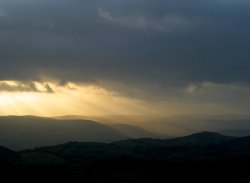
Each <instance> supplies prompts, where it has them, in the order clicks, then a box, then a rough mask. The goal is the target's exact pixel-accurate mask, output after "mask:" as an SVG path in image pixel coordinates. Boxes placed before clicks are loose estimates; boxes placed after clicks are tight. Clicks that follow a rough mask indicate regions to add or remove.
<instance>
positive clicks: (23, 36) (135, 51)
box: [0, 0, 250, 117]
mask: <svg viewBox="0 0 250 183" xmlns="http://www.w3.org/2000/svg"><path fill="white" fill-rule="evenodd" d="M249 9H250V1H249V0H199V1H198V0H189V1H186V0H178V1H176V0H70V1H68V0H22V1H20V0H0V64H1V66H0V115H39V116H59V115H85V116H86V115H92V116H103V115H139V116H145V117H148V116H158V117H159V116H167V117H169V116H179V115H181V116H183V115H190V116H195V115H242V116H244V115H248V114H249V112H250V111H249V109H250V105H249V103H250V85H249V84H250V72H249V70H250V53H249V50H250V34H249V31H250V22H249V18H250V11H249Z"/></svg>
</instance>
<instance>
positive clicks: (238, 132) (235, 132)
mask: <svg viewBox="0 0 250 183" xmlns="http://www.w3.org/2000/svg"><path fill="white" fill-rule="evenodd" d="M219 133H221V134H224V135H230V136H235V137H245V136H249V135H250V130H249V129H228V130H223V131H219Z"/></svg>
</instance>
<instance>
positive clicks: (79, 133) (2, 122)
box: [0, 116, 129, 150]
mask: <svg viewBox="0 0 250 183" xmlns="http://www.w3.org/2000/svg"><path fill="white" fill-rule="evenodd" d="M126 138H129V137H128V136H127V135H125V134H123V133H122V132H119V131H118V130H116V129H114V128H111V127H109V126H107V125H103V124H100V123H97V122H95V121H90V120H77V119H76V120H57V119H51V118H42V117H35V116H22V117H21V116H6V117H0V144H1V145H3V146H5V147H8V148H11V149H16V150H20V149H27V148H34V147H40V146H49V145H56V144H60V143H64V142H68V141H88V142H112V141H114V140H119V139H126Z"/></svg>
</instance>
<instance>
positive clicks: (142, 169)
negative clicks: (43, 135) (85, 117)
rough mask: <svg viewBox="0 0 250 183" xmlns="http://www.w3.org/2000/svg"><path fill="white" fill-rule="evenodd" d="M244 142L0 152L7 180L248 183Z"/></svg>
mask: <svg viewBox="0 0 250 183" xmlns="http://www.w3.org/2000/svg"><path fill="white" fill-rule="evenodd" d="M249 164H250V137H241V138H236V137H230V136H223V135H220V134H218V133H211V132H202V133H198V134H193V135H190V136H186V137H181V138H176V139H168V140H160V139H134V140H133V139H131V140H123V141H117V142H113V143H94V142H89V143H81V142H69V143H65V144H61V145H57V146H50V147H41V148H36V149H34V150H25V151H20V152H15V151H12V150H8V149H6V148H4V147H1V148H0V172H1V173H2V175H3V176H8V177H9V178H17V177H18V178H19V179H23V178H24V179H26V180H28V179H31V181H32V180H33V181H34V180H37V181H38V180H46V181H47V180H52V179H55V180H57V181H59V180H60V181H63V180H67V181H69V182H72V181H75V180H77V179H78V181H79V180H80V182H118V183H119V182H124V183H125V182H126V183H128V182H211V183H213V182H235V183H238V182H239V183H240V182H250V175H249V173H248V166H249Z"/></svg>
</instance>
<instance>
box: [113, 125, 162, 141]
mask: <svg viewBox="0 0 250 183" xmlns="http://www.w3.org/2000/svg"><path fill="white" fill-rule="evenodd" d="M109 126H110V127H111V128H113V129H115V130H117V131H119V132H121V133H123V134H124V135H126V136H128V137H129V138H141V137H148V138H159V137H160V135H157V134H154V133H152V132H149V131H147V130H144V129H142V128H139V127H137V126H132V125H125V124H111V125H109ZM162 138H163V137H162ZM165 138H166V136H165Z"/></svg>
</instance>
